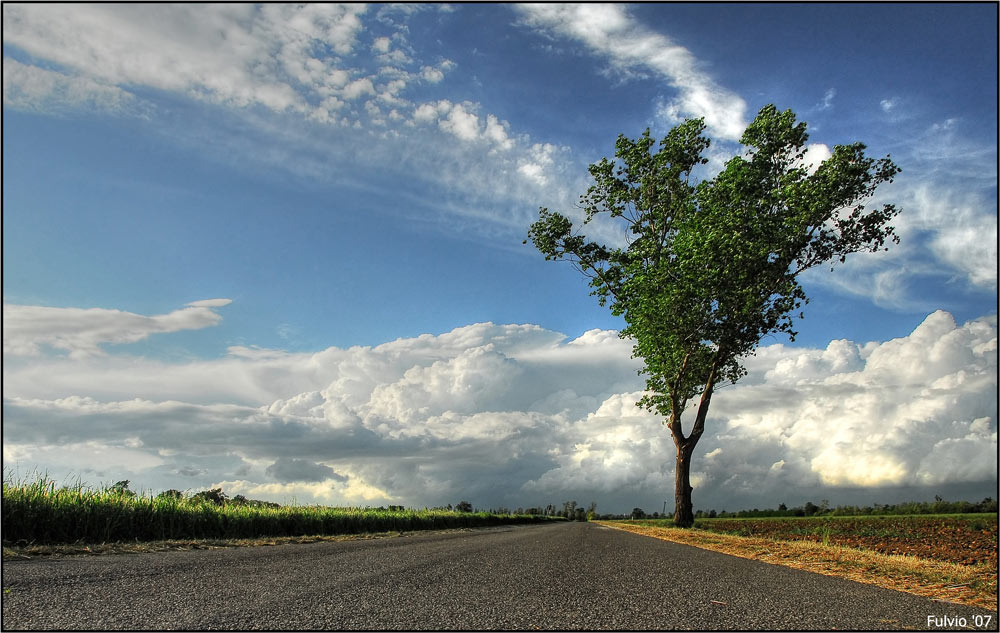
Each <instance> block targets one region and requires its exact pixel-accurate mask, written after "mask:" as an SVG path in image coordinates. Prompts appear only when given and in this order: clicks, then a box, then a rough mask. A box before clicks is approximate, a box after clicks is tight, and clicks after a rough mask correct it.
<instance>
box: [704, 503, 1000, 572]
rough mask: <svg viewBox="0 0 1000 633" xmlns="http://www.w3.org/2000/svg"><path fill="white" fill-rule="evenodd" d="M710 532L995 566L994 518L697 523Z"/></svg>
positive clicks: (995, 523) (864, 518) (923, 517)
mask: <svg viewBox="0 0 1000 633" xmlns="http://www.w3.org/2000/svg"><path fill="white" fill-rule="evenodd" d="M697 526H698V527H700V528H702V529H705V530H710V531H712V532H722V533H727V534H737V535H740V536H760V537H765V538H770V539H776V540H786V541H813V542H818V543H829V544H831V545H843V546H846V547H854V548H858V549H867V550H873V551H876V552H881V553H883V554H908V555H911V556H919V557H920V558H928V559H932V560H940V561H947V562H951V563H959V564H962V565H975V564H976V563H987V564H989V565H991V566H992V567H994V568H995V567H996V566H997V515H988V514H986V515H971V516H970V515H955V516H919V515H918V516H875V517H807V518H798V517H796V518H777V519H707V520H706V519H699V520H698V522H697Z"/></svg>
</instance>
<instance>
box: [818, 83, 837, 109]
mask: <svg viewBox="0 0 1000 633" xmlns="http://www.w3.org/2000/svg"><path fill="white" fill-rule="evenodd" d="M835 96H837V91H836V89H834V88H830V89H828V90H827V91H826V92H825V93H824V94H823V101H822V103H820V104H819V109H820V110H829V109H830V108H832V107H833V98H834V97H835Z"/></svg>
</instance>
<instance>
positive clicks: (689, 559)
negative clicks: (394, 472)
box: [3, 523, 997, 630]
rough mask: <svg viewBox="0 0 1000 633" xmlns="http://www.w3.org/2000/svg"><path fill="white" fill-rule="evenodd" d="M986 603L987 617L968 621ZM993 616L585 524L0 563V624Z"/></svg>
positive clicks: (388, 625)
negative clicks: (0, 568) (0, 621)
mask: <svg viewBox="0 0 1000 633" xmlns="http://www.w3.org/2000/svg"><path fill="white" fill-rule="evenodd" d="M929 616H930V617H933V618H937V619H935V620H931V621H929V619H928V618H929ZM977 616H978V618H980V619H977ZM984 616H989V617H990V618H991V620H990V621H989V624H988V626H981V627H976V623H977V622H982V623H984V624H985V617H984ZM996 616H997V614H996V613H995V612H990V611H985V610H982V609H976V608H973V607H963V606H960V605H952V604H946V603H940V602H932V601H931V600H930V599H927V598H922V597H918V596H913V595H910V594H904V593H899V592H895V591H890V590H886V589H881V588H878V587H873V586H869V585H862V584H858V583H854V582H850V581H847V580H843V579H840V578H831V577H828V576H821V575H818V574H812V573H809V572H804V571H799V570H795V569H789V568H784V567H777V566H774V565H768V564H766V563H761V562H758V561H751V560H746V559H742V558H735V557H732V556H727V555H725V554H719V553H716V552H710V551H705V550H700V549H696V548H693V547H689V546H685V545H678V544H675V543H669V542H665V541H660V540H656V539H651V538H648V537H644V536H639V535H636V534H630V533H627V532H623V531H619V530H614V529H610V528H604V527H600V526H597V525H593V524H587V523H566V524H555V525H537V526H517V527H499V528H485V529H475V530H458V531H453V532H436V533H432V534H414V535H411V536H406V537H402V538H388V539H376V540H356V541H343V542H326V543H312V544H304V545H283V546H278V547H249V548H227V549H216V550H193V551H179V552H178V551H174V552H158V553H145V554H120V555H106V556H87V557H77V556H73V557H66V558H61V559H49V560H42V559H33V560H25V561H5V563H4V565H3V628H4V629H5V630H16V629H32V628H34V629H90V630H95V629H96V630H109V629H110V630H113V629H186V630H199V629H202V630H203V629H278V630H296V629H369V630H370V629H375V630H380V629H407V630H414V629H466V630H468V629H538V628H540V629H563V630H565V629H624V630H644V629H701V630H710V629H743V630H746V629H799V630H802V629H806V630H809V629H833V628H837V629H863V630H873V629H901V628H909V627H916V628H932V629H939V628H956V625H955V623H958V622H965V623H966V625H967V626H969V627H971V628H982V629H985V630H995V629H996V622H997V620H996ZM945 618H948V619H947V620H946V619H945ZM960 618H964V620H960ZM942 625H945V626H942Z"/></svg>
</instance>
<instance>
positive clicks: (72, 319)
mask: <svg viewBox="0 0 1000 633" xmlns="http://www.w3.org/2000/svg"><path fill="white" fill-rule="evenodd" d="M229 303H230V300H229V299H207V300H204V301H195V302H193V303H189V304H188V305H187V307H186V308H182V309H180V310H174V311H173V312H171V313H169V314H158V315H154V316H144V315H141V314H135V313H132V312H123V311H121V310H105V309H102V308H87V309H81V308H49V307H43V306H22V305H13V304H4V306H3V321H4V334H3V353H4V356H5V357H6V356H38V355H39V354H40V352H41V346H43V345H47V346H49V347H51V348H54V349H60V350H64V351H66V352H69V355H70V357H72V358H85V357H87V356H92V355H104V354H105V352H104V350H103V349H102V348H101V345H103V344H106V343H108V344H120V343H135V342H137V341H141V340H143V339H145V338H147V337H148V336H150V335H151V334H162V333H168V332H178V331H180V330H198V329H201V328H205V327H209V326H212V325H215V324H216V323H218V322H219V321H220V320H221V319H222V317H220V316H219V314H218V313H216V312H215V311H213V310H212V308H219V307H222V306H225V305H228V304H229Z"/></svg>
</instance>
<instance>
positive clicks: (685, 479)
mask: <svg viewBox="0 0 1000 633" xmlns="http://www.w3.org/2000/svg"><path fill="white" fill-rule="evenodd" d="M696 442H697V439H696V440H695V441H694V442H692V441H691V440H690V439H688V440H687V441H681V442H677V470H676V471H675V477H674V525H676V526H677V527H682V528H689V527H691V526H692V525H694V506H693V505H692V504H691V490H693V489H692V488H691V454H692V453H693V452H694V445H695V443H696Z"/></svg>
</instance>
